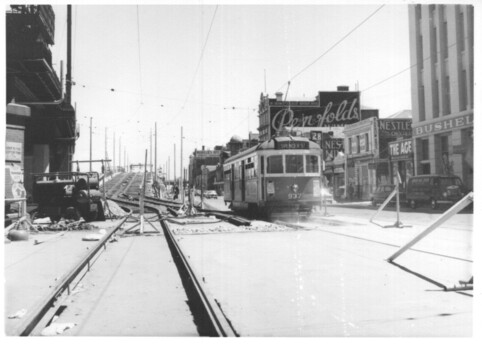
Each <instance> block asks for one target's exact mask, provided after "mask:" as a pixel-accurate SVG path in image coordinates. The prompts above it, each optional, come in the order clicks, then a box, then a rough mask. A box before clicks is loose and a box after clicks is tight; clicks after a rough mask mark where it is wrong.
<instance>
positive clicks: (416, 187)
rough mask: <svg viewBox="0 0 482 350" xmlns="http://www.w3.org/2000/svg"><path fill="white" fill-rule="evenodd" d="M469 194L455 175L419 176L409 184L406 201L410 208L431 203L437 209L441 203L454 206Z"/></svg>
mask: <svg viewBox="0 0 482 350" xmlns="http://www.w3.org/2000/svg"><path fill="white" fill-rule="evenodd" d="M466 194H467V190H466V188H465V187H464V185H463V183H462V180H460V178H459V177H458V176H454V175H419V176H413V177H411V178H410V179H409V180H408V182H407V194H406V200H407V203H408V204H409V205H410V208H412V209H415V208H416V207H417V206H418V205H420V204H424V203H429V204H430V207H431V208H432V209H436V208H437V206H438V205H439V204H441V203H445V204H454V203H456V202H458V201H459V200H461V199H462V198H463V197H464V196H465V195H466Z"/></svg>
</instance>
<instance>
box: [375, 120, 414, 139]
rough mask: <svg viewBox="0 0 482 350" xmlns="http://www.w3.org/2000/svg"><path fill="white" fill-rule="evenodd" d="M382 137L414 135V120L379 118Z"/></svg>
mask: <svg viewBox="0 0 482 350" xmlns="http://www.w3.org/2000/svg"><path fill="white" fill-rule="evenodd" d="M378 126H379V130H380V137H412V120H411V119H408V118H400V119H378Z"/></svg>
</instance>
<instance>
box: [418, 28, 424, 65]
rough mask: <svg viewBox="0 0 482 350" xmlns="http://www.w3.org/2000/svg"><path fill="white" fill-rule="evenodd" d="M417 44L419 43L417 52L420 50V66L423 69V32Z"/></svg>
mask: <svg viewBox="0 0 482 350" xmlns="http://www.w3.org/2000/svg"><path fill="white" fill-rule="evenodd" d="M417 45H418V47H417V52H418V62H419V68H420V69H423V36H422V34H420V35H419V36H418V41H417Z"/></svg>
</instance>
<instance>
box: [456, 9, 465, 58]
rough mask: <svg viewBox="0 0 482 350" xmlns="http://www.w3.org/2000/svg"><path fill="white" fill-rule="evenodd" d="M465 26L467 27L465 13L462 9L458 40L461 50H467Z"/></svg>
mask: <svg viewBox="0 0 482 350" xmlns="http://www.w3.org/2000/svg"><path fill="white" fill-rule="evenodd" d="M464 28H465V18H464V13H463V12H462V11H460V12H459V23H458V30H457V39H458V42H459V49H460V51H464V50H465V35H464Z"/></svg>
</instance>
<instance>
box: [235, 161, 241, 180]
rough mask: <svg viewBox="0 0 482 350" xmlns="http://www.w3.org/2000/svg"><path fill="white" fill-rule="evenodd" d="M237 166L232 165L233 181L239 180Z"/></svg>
mask: <svg viewBox="0 0 482 350" xmlns="http://www.w3.org/2000/svg"><path fill="white" fill-rule="evenodd" d="M239 178H240V176H239V164H234V180H239Z"/></svg>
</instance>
